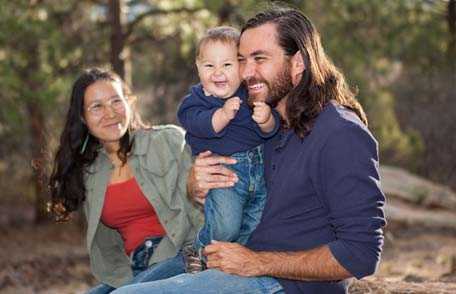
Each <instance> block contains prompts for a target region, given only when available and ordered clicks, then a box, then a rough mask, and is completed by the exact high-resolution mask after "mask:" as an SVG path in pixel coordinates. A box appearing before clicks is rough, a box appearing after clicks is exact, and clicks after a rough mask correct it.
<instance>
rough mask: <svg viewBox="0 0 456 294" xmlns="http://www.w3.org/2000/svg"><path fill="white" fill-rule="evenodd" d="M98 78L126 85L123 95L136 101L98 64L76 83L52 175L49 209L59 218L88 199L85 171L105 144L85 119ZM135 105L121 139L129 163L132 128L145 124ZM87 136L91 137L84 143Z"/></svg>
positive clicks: (123, 157) (122, 153)
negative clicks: (90, 91) (87, 100)
mask: <svg viewBox="0 0 456 294" xmlns="http://www.w3.org/2000/svg"><path fill="white" fill-rule="evenodd" d="M97 81H114V82H118V83H120V84H121V85H122V91H123V95H124V97H125V98H126V99H127V100H129V101H133V100H134V99H135V98H136V97H135V96H133V95H132V93H131V91H130V88H129V87H128V86H127V85H126V84H125V83H124V82H123V81H122V79H120V77H119V76H118V75H116V74H115V73H113V72H111V71H105V70H101V69H98V68H93V69H89V70H86V71H84V72H83V73H82V74H81V75H80V76H79V78H78V79H77V80H76V81H75V83H74V84H73V89H72V92H71V99H70V106H69V109H68V112H67V115H66V122H65V126H64V129H63V131H62V134H61V136H60V145H59V147H58V149H57V153H56V155H55V160H54V163H53V168H52V174H51V177H50V179H49V190H50V194H51V202H50V203H49V205H48V209H49V210H50V211H51V212H52V213H53V214H54V216H55V218H56V220H58V221H64V220H67V219H68V217H69V213H70V212H72V211H75V210H77V209H78V208H79V207H80V206H81V204H82V202H84V200H85V196H86V188H85V185H84V171H85V169H86V168H87V167H88V166H90V165H91V164H92V163H93V162H94V161H95V159H96V158H97V155H98V151H99V149H100V148H101V144H100V142H99V141H98V139H97V138H95V137H94V136H92V135H91V134H90V133H89V130H88V128H87V126H86V124H85V123H84V121H83V114H84V95H85V92H86V89H87V88H88V87H89V86H90V85H92V84H94V83H95V82H97ZM131 104H133V103H131ZM131 108H132V115H131V122H130V125H129V128H128V131H127V132H126V133H125V135H124V136H123V137H122V138H121V139H120V148H119V150H118V151H117V155H118V156H119V158H120V160H121V161H122V163H123V164H125V163H126V161H127V155H128V153H129V152H130V150H131V148H132V145H133V140H132V139H131V132H132V131H134V130H136V129H139V128H143V127H144V124H143V123H142V122H141V118H140V116H139V114H138V113H137V111H136V110H135V108H134V105H132V107H131ZM86 139H88V141H87V143H86V146H85V147H83V145H84V141H85V140H86ZM82 151H83V152H82Z"/></svg>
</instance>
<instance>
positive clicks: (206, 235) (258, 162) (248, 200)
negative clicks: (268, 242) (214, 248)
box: [194, 145, 266, 251]
mask: <svg viewBox="0 0 456 294" xmlns="http://www.w3.org/2000/svg"><path fill="white" fill-rule="evenodd" d="M231 157H233V158H235V159H236V160H237V163H236V164H234V165H230V166H229V168H230V169H232V170H233V171H235V172H236V174H237V176H238V178H239V181H238V182H237V183H236V185H235V186H234V187H232V188H226V189H212V190H210V191H209V194H208V197H207V199H206V203H205V206H204V217H205V222H204V225H203V227H202V228H201V230H200V231H199V232H198V234H197V236H196V240H195V243H194V247H195V250H196V251H200V250H201V249H202V248H203V247H205V246H206V245H208V244H210V242H211V240H217V241H231V242H238V243H240V244H245V243H246V242H247V240H248V238H249V236H250V234H251V233H252V231H253V230H254V229H255V228H256V226H257V224H258V223H259V221H260V218H261V214H262V211H263V207H264V204H265V202H266V186H265V181H264V168H263V145H260V146H257V147H255V148H252V149H251V150H249V151H245V152H238V153H234V154H233V155H231Z"/></svg>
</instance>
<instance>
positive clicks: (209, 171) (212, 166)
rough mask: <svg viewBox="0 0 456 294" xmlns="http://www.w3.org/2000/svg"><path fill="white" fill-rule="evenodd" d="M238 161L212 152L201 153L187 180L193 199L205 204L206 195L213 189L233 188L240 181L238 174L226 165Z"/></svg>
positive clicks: (188, 189)
mask: <svg viewBox="0 0 456 294" xmlns="http://www.w3.org/2000/svg"><path fill="white" fill-rule="evenodd" d="M234 163H236V160H235V159H233V158H230V157H226V156H219V155H212V152H210V151H205V152H202V153H200V154H199V155H198V156H197V157H196V159H195V162H194V164H193V166H192V168H191V169H190V173H189V175H188V179H187V191H188V193H189V196H190V197H191V199H192V200H193V201H195V202H197V203H200V204H204V201H205V199H206V194H207V192H208V191H209V190H210V189H213V188H228V187H232V186H234V185H235V184H236V182H237V181H238V177H237V176H236V173H235V172H233V171H232V170H230V169H229V168H227V167H225V166H224V164H234Z"/></svg>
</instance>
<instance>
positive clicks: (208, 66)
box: [204, 64, 214, 68]
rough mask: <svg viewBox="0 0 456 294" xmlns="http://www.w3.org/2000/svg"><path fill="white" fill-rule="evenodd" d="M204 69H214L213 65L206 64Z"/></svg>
mask: <svg viewBox="0 0 456 294" xmlns="http://www.w3.org/2000/svg"><path fill="white" fill-rule="evenodd" d="M204 67H207V68H212V67H214V66H213V65H212V64H205V65H204Z"/></svg>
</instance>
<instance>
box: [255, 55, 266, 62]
mask: <svg viewBox="0 0 456 294" xmlns="http://www.w3.org/2000/svg"><path fill="white" fill-rule="evenodd" d="M264 60H266V58H265V57H263V56H256V57H255V61H264Z"/></svg>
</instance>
